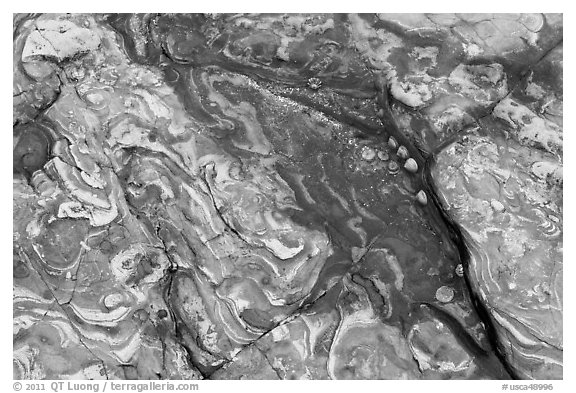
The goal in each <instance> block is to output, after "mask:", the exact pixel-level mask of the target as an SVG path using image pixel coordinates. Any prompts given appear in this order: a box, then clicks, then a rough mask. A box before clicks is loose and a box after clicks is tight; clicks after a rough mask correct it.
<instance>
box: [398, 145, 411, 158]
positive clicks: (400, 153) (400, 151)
mask: <svg viewBox="0 0 576 393" xmlns="http://www.w3.org/2000/svg"><path fill="white" fill-rule="evenodd" d="M396 155H397V156H398V157H400V158H401V159H403V160H405V159H407V158H408V157H410V154H409V153H408V149H406V147H404V146H400V147H399V148H398V151H397V152H396Z"/></svg>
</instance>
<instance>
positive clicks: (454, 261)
mask: <svg viewBox="0 0 576 393" xmlns="http://www.w3.org/2000/svg"><path fill="white" fill-rule="evenodd" d="M561 26H562V19H561V17H558V16H555V15H500V14H496V15H447V14H442V15H415V14H414V15H383V14H382V15H380V14H379V15H343V14H320V15H295V14H294V15H227V14H222V15H199V14H194V15H159V14H158V15H157V14H135V15H127V14H123V15H78V14H65V15H15V17H14V67H13V68H14V120H13V124H14V132H13V134H14V155H13V163H14V164H13V168H14V269H13V271H14V373H15V378H26V379H42V378H46V379H64V378H73V379H93V378H110V379H156V378H160V379H200V378H212V379H243V378H246V379H473V378H509V377H510V376H514V377H526V378H558V377H561V373H562V330H561V326H562V325H561V319H562V243H561V234H562V90H561V86H562V80H561V78H562V77H561V74H562V49H561V46H559V45H557V42H558V40H561V37H562V31H561ZM550 70H552V71H550ZM436 179H445V180H443V181H439V180H438V181H435V180H436ZM436 194H437V195H436ZM436 202H438V203H436ZM445 214H447V215H449V217H450V218H451V219H452V220H453V221H454V222H455V223H456V224H458V226H459V228H461V232H462V236H461V238H459V237H457V236H456V235H455V232H454V231H453V230H452V229H451V228H450V227H448V226H447V225H446V221H445V218H444V215H445ZM459 241H461V242H462V244H458V242H459ZM458 246H462V247H465V249H466V250H467V254H463V253H462V252H461V251H462V249H461V250H460V251H459V247H458ZM462 247H460V248H462ZM461 254H462V255H461ZM468 254H469V255H468ZM462 264H463V265H464V268H462ZM463 275H465V277H463ZM543 277H545V278H546V279H543ZM478 303H481V308H480V309H479V310H480V314H479V313H478V309H477V305H478ZM486 310H488V313H487V314H488V316H487V317H486V316H484V314H483V313H482V312H483V311H486ZM494 332H495V333H494Z"/></svg>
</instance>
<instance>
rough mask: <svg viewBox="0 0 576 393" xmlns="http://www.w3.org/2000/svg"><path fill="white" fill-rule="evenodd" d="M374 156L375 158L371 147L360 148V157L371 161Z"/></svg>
mask: <svg viewBox="0 0 576 393" xmlns="http://www.w3.org/2000/svg"><path fill="white" fill-rule="evenodd" d="M374 158H376V152H375V151H374V149H372V148H371V147H364V149H362V159H364V160H366V161H372V160H373V159H374Z"/></svg>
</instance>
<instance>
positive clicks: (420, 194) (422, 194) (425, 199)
mask: <svg viewBox="0 0 576 393" xmlns="http://www.w3.org/2000/svg"><path fill="white" fill-rule="evenodd" d="M416 200H417V201H418V202H419V203H420V204H421V205H423V206H425V205H426V204H428V197H427V196H426V193H425V192H424V191H423V190H420V191H418V194H416Z"/></svg>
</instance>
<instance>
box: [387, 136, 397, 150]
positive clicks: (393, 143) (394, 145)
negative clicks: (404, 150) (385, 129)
mask: <svg viewBox="0 0 576 393" xmlns="http://www.w3.org/2000/svg"><path fill="white" fill-rule="evenodd" d="M388 146H390V148H392V149H396V148H397V147H398V142H396V139H394V137H393V136H391V137H390V138H388Z"/></svg>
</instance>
